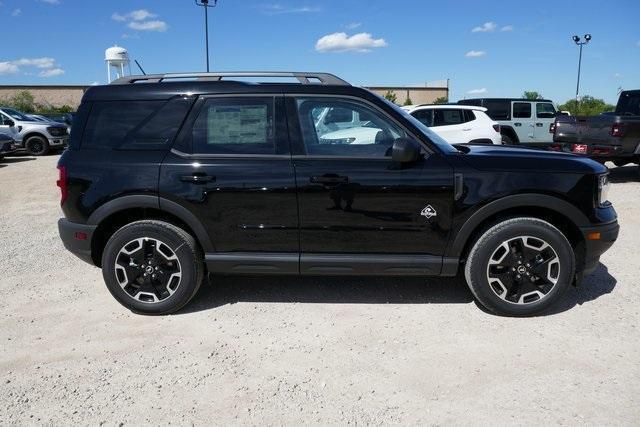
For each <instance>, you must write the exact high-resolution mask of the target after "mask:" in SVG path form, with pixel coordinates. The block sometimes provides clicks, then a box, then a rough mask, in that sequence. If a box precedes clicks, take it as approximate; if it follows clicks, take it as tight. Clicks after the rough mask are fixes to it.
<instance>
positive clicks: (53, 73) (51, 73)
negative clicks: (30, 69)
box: [38, 68, 64, 77]
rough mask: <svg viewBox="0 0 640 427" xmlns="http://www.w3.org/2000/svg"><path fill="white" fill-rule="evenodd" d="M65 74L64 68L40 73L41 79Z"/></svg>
mask: <svg viewBox="0 0 640 427" xmlns="http://www.w3.org/2000/svg"><path fill="white" fill-rule="evenodd" d="M63 74H64V70H63V69H62V68H50V69H48V70H43V71H40V73H38V75H39V76H40V77H56V76H61V75H63Z"/></svg>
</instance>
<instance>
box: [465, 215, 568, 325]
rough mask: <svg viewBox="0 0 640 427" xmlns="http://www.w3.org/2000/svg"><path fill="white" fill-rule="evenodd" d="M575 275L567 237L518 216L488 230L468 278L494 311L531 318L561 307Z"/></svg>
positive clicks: (475, 249) (480, 298)
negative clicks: (553, 307)
mask: <svg viewBox="0 0 640 427" xmlns="http://www.w3.org/2000/svg"><path fill="white" fill-rule="evenodd" d="M574 274H575V255H574V252H573V249H572V247H571V244H570V243H569V241H568V240H567V238H566V237H565V236H564V234H562V232H561V231H560V230H558V229H557V228H556V227H554V226H553V225H551V224H549V223H548V222H546V221H542V220H540V219H538V218H524V217H522V218H514V219H509V220H505V221H502V222H500V223H498V224H496V225H494V226H493V227H491V228H489V229H488V230H486V231H485V232H484V233H483V234H482V235H481V236H480V237H479V238H478V240H477V241H476V242H475V244H474V245H473V248H472V249H471V252H469V256H468V258H467V263H466V265H465V278H466V280H467V284H468V285H469V288H470V289H471V291H472V292H473V294H474V296H475V297H476V299H477V300H478V301H479V302H480V304H482V305H483V306H484V307H486V308H487V309H488V310H490V311H492V312H494V313H496V314H500V315H507V316H530V315H534V314H537V313H540V312H541V311H543V310H545V309H547V308H549V307H550V306H551V305H553V304H555V303H556V302H557V301H558V300H559V299H560V297H561V295H562V294H563V293H564V291H565V290H566V289H567V287H568V286H569V284H570V283H571V281H572V280H573V277H574Z"/></svg>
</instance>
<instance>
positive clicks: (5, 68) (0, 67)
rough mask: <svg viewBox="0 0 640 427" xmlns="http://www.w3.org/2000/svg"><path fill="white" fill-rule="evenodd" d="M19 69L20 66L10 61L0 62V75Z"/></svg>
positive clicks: (16, 71) (14, 72)
mask: <svg viewBox="0 0 640 427" xmlns="http://www.w3.org/2000/svg"><path fill="white" fill-rule="evenodd" d="M19 71H20V68H19V67H18V66H17V65H16V64H13V63H11V62H0V75H2V74H16V73H18V72H19Z"/></svg>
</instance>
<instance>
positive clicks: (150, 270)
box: [144, 265, 153, 274]
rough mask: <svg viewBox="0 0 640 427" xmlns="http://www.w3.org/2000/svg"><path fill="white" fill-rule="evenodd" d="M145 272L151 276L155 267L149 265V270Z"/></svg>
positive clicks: (146, 269)
mask: <svg viewBox="0 0 640 427" xmlns="http://www.w3.org/2000/svg"><path fill="white" fill-rule="evenodd" d="M144 271H146V272H147V273H149V274H151V273H153V267H151V266H150V265H148V266H147V268H145V269H144Z"/></svg>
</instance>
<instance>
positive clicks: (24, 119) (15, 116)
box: [2, 108, 34, 122]
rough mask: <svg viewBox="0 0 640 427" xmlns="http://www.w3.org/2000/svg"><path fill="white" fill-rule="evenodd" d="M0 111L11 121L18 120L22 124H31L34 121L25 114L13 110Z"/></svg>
mask: <svg viewBox="0 0 640 427" xmlns="http://www.w3.org/2000/svg"><path fill="white" fill-rule="evenodd" d="M2 111H4V112H5V113H6V114H8V115H10V116H11V118H12V119H15V120H19V121H22V122H32V121H34V120H33V119H32V118H30V117H28V116H27V115H26V114H23V113H21V112H20V111H18V110H14V109H11V108H3V109H2Z"/></svg>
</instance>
